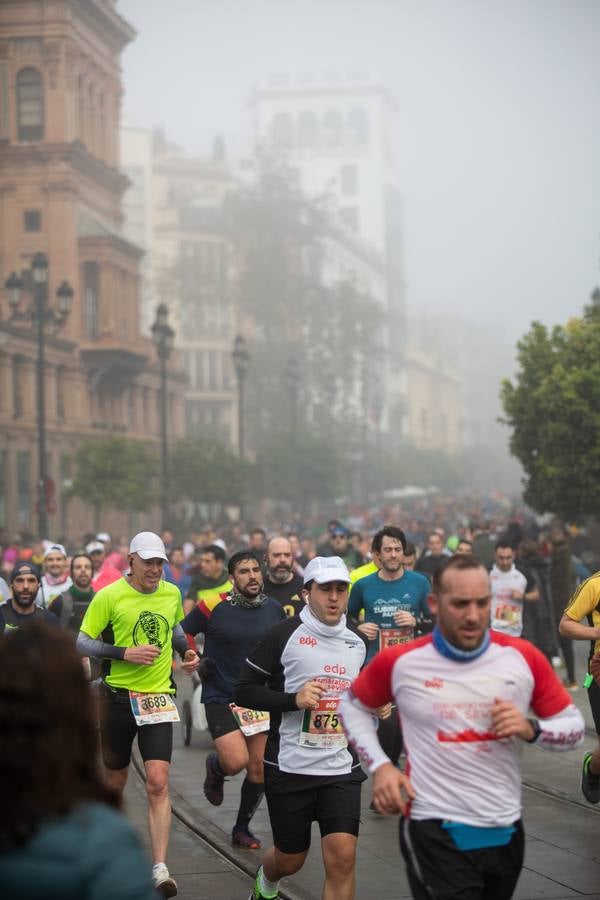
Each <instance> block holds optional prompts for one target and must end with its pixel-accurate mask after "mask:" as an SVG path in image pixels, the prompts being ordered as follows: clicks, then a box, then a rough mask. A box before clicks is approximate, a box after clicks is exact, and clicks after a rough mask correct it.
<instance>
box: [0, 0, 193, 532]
mask: <svg viewBox="0 0 600 900" xmlns="http://www.w3.org/2000/svg"><path fill="white" fill-rule="evenodd" d="M134 36H135V32H134V30H133V28H132V27H131V26H130V25H129V24H128V23H127V22H126V21H125V20H124V19H123V18H122V17H121V16H120V15H119V14H118V12H117V8H116V3H115V2H113V0H0V285H4V283H5V282H6V279H7V278H8V276H9V275H10V273H11V272H13V271H16V272H21V271H23V270H26V269H28V268H29V267H30V265H31V260H32V258H33V256H34V255H35V254H36V253H39V252H43V253H45V254H46V255H47V258H48V264H49V274H48V297H49V301H50V302H53V300H54V298H55V292H56V290H57V288H58V286H59V284H60V283H61V282H62V281H63V279H66V280H67V281H68V282H69V284H70V285H71V287H72V288H73V290H74V299H73V306H72V310H71V313H70V315H69V317H68V319H67V320H66V322H65V324H64V325H63V326H62V328H61V329H60V330H59V331H57V332H56V333H53V332H52V330H51V328H50V327H47V342H46V343H47V346H46V366H45V373H44V381H45V388H46V391H45V392H46V421H47V461H48V472H49V484H48V486H47V496H48V498H49V500H50V503H49V513H50V516H49V524H50V531H51V535H52V537H54V538H56V537H57V536H58V535H59V534H63V533H68V534H70V535H72V536H74V537H77V536H78V535H79V534H81V533H82V532H83V531H85V530H88V529H89V528H91V527H92V516H91V510H90V509H89V507H88V506H86V505H85V504H83V503H82V502H81V501H79V500H71V501H70V502H67V499H66V492H65V491H64V490H63V489H64V488H67V487H68V484H69V474H70V473H69V465H70V463H69V457H70V455H71V454H72V453H73V451H74V450H75V449H76V447H77V445H78V443H79V442H80V441H81V440H82V439H83V438H92V437H94V436H107V435H119V436H126V437H129V438H137V439H140V440H145V441H150V442H152V443H155V444H156V445H157V446H158V439H159V430H160V426H159V415H158V408H159V396H158V394H159V391H160V377H159V368H158V362H157V360H156V351H155V349H154V347H153V345H152V343H151V341H150V340H149V339H148V338H145V337H143V336H142V335H141V332H140V326H139V305H140V296H139V295H140V284H139V267H140V259H141V257H142V251H141V250H140V249H139V248H138V247H137V246H136V245H134V244H133V243H131V242H130V241H129V240H127V239H126V238H125V237H124V234H123V231H122V219H123V215H122V197H123V193H124V191H125V190H126V188H127V185H128V180H127V178H126V177H125V176H124V175H123V174H121V172H120V171H119V121H120V103H121V92H122V87H121V77H120V57H121V53H122V51H123V49H124V47H125V46H126V45H127V43H129V42H130V41H131V40H132V39H133V38H134ZM0 291H1V293H2V300H1V303H0V315H1V318H0V526H4V527H7V528H8V529H9V530H10V531H23V530H31V531H35V525H36V519H35V510H36V503H37V497H36V473H37V470H38V461H37V424H36V402H35V398H36V392H35V361H36V358H37V345H36V341H35V335H34V329H33V328H32V327H31V325H30V324H28V323H22V322H14V321H11V316H10V309H9V305H8V298H7V294H6V291H3V290H2V288H1V287H0ZM183 381H184V377H183V375H179V376H178V375H177V373H174V374H172V377H171V378H170V379H169V402H168V409H169V414H170V422H169V432H170V436H171V437H172V438H174V437H177V436H179V435H181V434H182V431H183V406H182V400H181V396H180V395H181V385H182V383H183ZM155 518H156V517H154V516H150V517H148V516H145V517H144V524H145V525H146V526H147V527H151V526H153V525H155V524H157V521H156V522H154V519H155ZM102 524H103V527H104V528H106V529H108V530H113V531H121V532H124V533H126V532H127V531H128V530H129V529H130V528H132V527H136V526H137V524H138V522H137V521H136V517H135V516H131V515H130V516H127V515H126V514H118V513H116V512H114V511H110V512H107V513H106V516H105V517H104V518H103V522H102Z"/></svg>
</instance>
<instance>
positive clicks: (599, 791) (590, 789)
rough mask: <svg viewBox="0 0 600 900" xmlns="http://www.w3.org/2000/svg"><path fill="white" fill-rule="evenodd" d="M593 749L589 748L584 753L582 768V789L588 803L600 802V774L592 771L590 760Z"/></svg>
mask: <svg viewBox="0 0 600 900" xmlns="http://www.w3.org/2000/svg"><path fill="white" fill-rule="evenodd" d="M591 758H592V751H591V750H588V752H587V753H584V755H583V768H582V770H581V790H582V792H583V796H584V797H585V799H586V800H587V801H588V803H600V775H594V773H593V772H590V760H591Z"/></svg>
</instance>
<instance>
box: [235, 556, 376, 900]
mask: <svg viewBox="0 0 600 900" xmlns="http://www.w3.org/2000/svg"><path fill="white" fill-rule="evenodd" d="M349 584H350V575H349V573H348V569H347V568H346V565H345V564H344V562H343V560H342V559H340V557H339V556H329V557H321V556H317V557H315V558H314V559H312V560H311V561H310V562H309V563H308V565H307V566H306V569H305V570H304V590H303V594H304V598H305V600H306V606H305V607H304V608H303V609H302V610H301V611H300V613H299V614H298V615H297V616H293V617H291V618H289V619H286V620H285V621H284V622H281V623H280V624H277V625H275V626H273V628H271V629H270V631H268V632H267V634H266V635H265V637H264V638H262V639H261V640H260V641H259V642H258V644H257V645H256V647H255V648H254V649H253V650H252V652H251V653H250V655H249V656H248V658H247V660H246V665H245V666H244V667H243V669H242V670H241V672H240V675H239V677H238V681H237V684H236V692H235V702H236V703H237V704H238V705H240V706H244V707H247V708H249V709H260V710H267V711H268V712H269V713H270V714H271V725H270V731H269V737H268V739H267V746H266V749H265V756H264V769H265V795H266V798H267V804H268V807H269V816H270V819H271V828H272V830H273V842H274V846H273V847H271V848H270V849H269V850H268V851H267V853H266V854H265V857H264V859H263V863H262V865H261V866H260V867H259V869H258V872H257V875H256V882H255V885H254V890H253V892H252V897H251V900H270V898H274V897H277V895H278V885H279V880H280V878H285V877H286V876H289V875H293V874H294V873H295V872H297V871H299V869H301V868H302V866H303V864H304V861H305V859H306V856H307V854H308V850H309V847H310V837H311V827H312V822H313V820H316V821H317V822H318V823H319V828H320V830H321V849H322V853H323V862H324V865H325V884H324V887H323V897H324V898H327V900H330V898H335V900H351V898H352V897H354V881H355V878H354V867H355V858H356V842H357V837H358V826H359V820H360V792H361V783H362V782H363V781H364V779H365V777H366V776H365V774H364V772H363V771H362V769H361V767H360V764H359V762H358V758H357V756H356V754H355V753H354V751H353V750H352V749H351V748H349V747H348V745H347V741H346V737H345V735H344V732H343V729H342V727H341V724H340V721H339V718H338V715H337V705H338V703H339V698H340V695H341V694H342V693H343V692H344V691H346V690H347V689H348V688H349V686H350V684H351V682H352V680H353V679H354V678H355V677H356V675H357V674H358V672H359V671H360V668H361V666H362V665H363V663H364V661H365V657H366V653H367V642H366V639H365V637H364V636H363V635H362V634H360V632H358V631H357V630H355V628H354V626H352V625H350V624H347V623H346V615H345V613H346V608H347V606H348V586H349ZM273 677H275V678H276V683H277V684H280V689H279V690H275V689H274V688H273V686H272V679H273Z"/></svg>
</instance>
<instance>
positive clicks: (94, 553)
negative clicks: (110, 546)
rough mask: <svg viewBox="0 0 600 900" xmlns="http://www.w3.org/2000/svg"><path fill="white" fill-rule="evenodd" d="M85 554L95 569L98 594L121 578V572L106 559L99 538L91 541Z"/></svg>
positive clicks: (94, 584) (93, 584)
mask: <svg viewBox="0 0 600 900" xmlns="http://www.w3.org/2000/svg"><path fill="white" fill-rule="evenodd" d="M143 533H144V532H142V534H143ZM148 533H150V532H148ZM85 552H86V553H87V554H88V555H89V556H90V558H91V560H92V565H93V567H94V575H93V578H92V587H93V589H94V590H95V591H96V592H98V591H99V590H101V589H102V588H103V587H106V586H107V585H108V584H112V583H113V582H114V581H118V580H119V578H121V572H119V570H118V569H115V567H114V566H113V565H111V564H110V562H109V561H108V559H107V558H106V547H105V545H104V544H103V543H102V541H99V540H98V539H97V538H96V540H94V541H90V542H89V544H86V547H85Z"/></svg>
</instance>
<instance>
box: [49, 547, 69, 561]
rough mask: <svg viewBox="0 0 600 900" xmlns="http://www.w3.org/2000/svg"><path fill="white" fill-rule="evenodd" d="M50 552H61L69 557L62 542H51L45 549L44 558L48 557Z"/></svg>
mask: <svg viewBox="0 0 600 900" xmlns="http://www.w3.org/2000/svg"><path fill="white" fill-rule="evenodd" d="M50 553H60V555H61V556H64V557H65V559H66V558H67V551H66V550H65V548H64V547H63V545H62V544H49V545H48V546H47V547H46V549H45V550H44V559H46V557H47V556H48V555H49V554H50Z"/></svg>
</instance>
